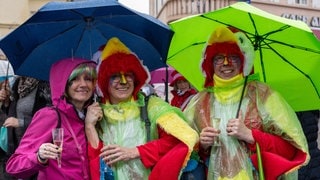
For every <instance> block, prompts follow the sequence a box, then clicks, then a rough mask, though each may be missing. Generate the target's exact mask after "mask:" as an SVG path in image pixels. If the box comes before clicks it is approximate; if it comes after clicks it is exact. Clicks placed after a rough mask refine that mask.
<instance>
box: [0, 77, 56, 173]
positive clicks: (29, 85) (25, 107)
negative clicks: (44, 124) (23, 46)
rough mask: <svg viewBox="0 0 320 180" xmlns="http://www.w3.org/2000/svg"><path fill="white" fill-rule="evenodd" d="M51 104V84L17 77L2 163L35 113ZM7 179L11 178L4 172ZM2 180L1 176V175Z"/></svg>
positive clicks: (11, 99)
mask: <svg viewBox="0 0 320 180" xmlns="http://www.w3.org/2000/svg"><path fill="white" fill-rule="evenodd" d="M50 104H51V98H50V88H49V83H48V82H46V81H41V80H37V79H35V78H31V77H25V76H20V77H17V78H16V80H15V82H14V84H13V86H12V88H11V95H10V105H9V107H8V112H7V117H6V118H3V119H5V120H4V122H3V124H2V125H3V126H4V127H7V131H8V151H7V152H6V154H5V156H3V154H1V159H2V161H1V163H5V162H6V160H7V159H8V158H9V157H10V156H11V155H12V154H13V153H14V151H15V149H16V148H17V146H18V145H19V143H20V140H21V138H22V136H23V134H24V132H25V131H26V129H27V127H28V125H29V124H30V122H31V119H32V117H33V115H34V113H35V112H37V111H38V110H39V109H40V108H42V107H45V106H48V105H50ZM2 172H3V173H4V174H5V179H14V178H12V177H9V176H8V175H7V174H6V173H5V171H4V170H1V173H2ZM0 179H1V175H0Z"/></svg>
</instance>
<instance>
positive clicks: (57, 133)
mask: <svg viewBox="0 0 320 180" xmlns="http://www.w3.org/2000/svg"><path fill="white" fill-rule="evenodd" d="M52 139H53V144H55V145H57V146H58V147H59V149H60V150H61V152H62V145H63V129H62V128H55V129H53V130H52ZM57 161H58V167H59V168H61V153H60V154H59V155H58V159H57Z"/></svg>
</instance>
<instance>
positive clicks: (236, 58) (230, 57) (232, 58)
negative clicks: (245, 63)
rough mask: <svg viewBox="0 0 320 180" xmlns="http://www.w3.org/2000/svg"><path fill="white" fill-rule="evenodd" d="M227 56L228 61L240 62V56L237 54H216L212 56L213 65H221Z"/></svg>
mask: <svg viewBox="0 0 320 180" xmlns="http://www.w3.org/2000/svg"><path fill="white" fill-rule="evenodd" d="M226 58H227V61H228V63H231V64H232V63H238V62H240V57H239V56H238V55H234V54H231V55H216V56H215V57H214V58H213V62H214V64H215V65H221V64H223V63H224V60H225V59H226Z"/></svg>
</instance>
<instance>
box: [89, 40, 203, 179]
mask: <svg viewBox="0 0 320 180" xmlns="http://www.w3.org/2000/svg"><path fill="white" fill-rule="evenodd" d="M101 60H102V61H101V64H100V67H99V70H98V82H97V83H98V86H99V89H100V90H101V92H102V94H103V97H102V100H101V102H100V106H101V108H102V111H103V117H102V118H101V120H100V121H87V122H86V135H87V138H88V142H89V144H88V154H89V161H90V162H89V163H90V173H91V178H92V179H93V180H98V179H100V177H101V175H102V174H103V173H101V171H100V170H99V169H100V168H99V164H101V163H99V161H100V162H101V160H102V161H103V162H104V163H106V164H107V165H108V166H109V167H111V169H112V171H113V173H112V174H113V176H114V177H113V179H118V180H122V179H169V180H170V179H172V180H177V179H178V178H179V176H180V174H181V170H182V169H183V167H184V166H186V164H187V161H188V160H189V158H190V155H191V152H192V149H193V147H194V145H195V143H196V142H197V141H198V139H199V137H198V134H197V133H196V131H195V130H193V129H192V128H191V127H190V126H189V125H188V124H187V122H186V119H185V117H184V115H183V113H182V112H181V110H180V109H178V108H175V107H172V106H170V105H169V104H168V103H166V102H165V101H163V100H162V99H161V98H159V97H156V96H150V97H148V99H149V100H148V101H145V98H147V97H146V96H145V95H144V94H143V93H142V92H141V91H140V89H141V88H142V86H144V85H145V84H146V83H147V82H148V81H149V79H150V76H149V72H148V70H147V68H146V67H145V66H143V64H142V62H141V61H140V59H139V58H138V57H137V56H136V55H135V54H134V53H133V52H131V51H130V49H129V48H128V47H126V45H125V44H123V43H122V42H121V41H120V39H118V38H116V37H114V38H111V39H110V40H109V41H108V42H107V44H106V46H105V48H104V49H103V50H102V53H101ZM145 104H147V107H146V108H147V115H148V119H149V120H150V126H149V128H150V130H148V128H146V125H147V124H146V122H144V120H143V118H142V116H141V107H143V106H144V105H145ZM148 131H149V133H150V139H148V138H147V134H148Z"/></svg>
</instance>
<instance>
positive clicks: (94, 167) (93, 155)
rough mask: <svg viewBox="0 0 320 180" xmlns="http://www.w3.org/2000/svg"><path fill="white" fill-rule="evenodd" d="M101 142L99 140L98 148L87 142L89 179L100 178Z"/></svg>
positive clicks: (95, 179) (98, 179) (97, 179)
mask: <svg viewBox="0 0 320 180" xmlns="http://www.w3.org/2000/svg"><path fill="white" fill-rule="evenodd" d="M102 147H103V143H102V142H101V141H100V142H99V145H98V148H96V149H95V148H93V147H92V146H91V145H90V143H88V158H89V168H90V177H91V180H100V159H99V154H100V153H101V151H100V150H101V148H102Z"/></svg>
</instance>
